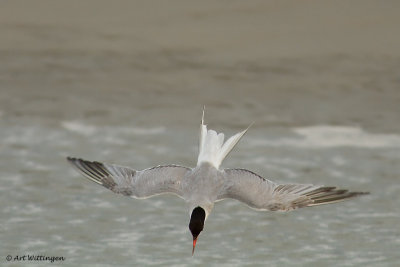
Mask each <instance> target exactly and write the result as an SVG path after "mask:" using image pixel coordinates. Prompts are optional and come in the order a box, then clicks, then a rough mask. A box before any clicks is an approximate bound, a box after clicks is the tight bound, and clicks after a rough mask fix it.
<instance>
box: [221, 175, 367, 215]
mask: <svg viewBox="0 0 400 267" xmlns="http://www.w3.org/2000/svg"><path fill="white" fill-rule="evenodd" d="M222 175H224V181H225V182H224V186H223V189H222V190H221V192H220V194H219V196H218V200H222V199H224V198H233V199H237V200H239V201H242V202H244V203H246V204H247V205H249V206H250V207H252V208H255V209H259V210H270V211H289V210H293V209H297V208H302V207H310V206H316V205H322V204H328V203H334V202H338V201H342V200H345V199H347V198H351V197H355V196H358V195H363V194H367V193H365V192H349V191H348V190H344V189H338V188H336V187H327V186H316V185H311V184H276V183H274V182H272V181H269V180H267V179H264V178H263V177H261V176H259V175H258V174H256V173H254V172H251V171H249V170H245V169H225V170H224V172H223V174H222Z"/></svg>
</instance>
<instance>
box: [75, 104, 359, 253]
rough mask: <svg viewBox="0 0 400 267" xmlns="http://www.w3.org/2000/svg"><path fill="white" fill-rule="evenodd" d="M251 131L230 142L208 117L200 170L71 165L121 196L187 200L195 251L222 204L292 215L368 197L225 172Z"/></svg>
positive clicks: (247, 173) (201, 142) (202, 135)
mask: <svg viewBox="0 0 400 267" xmlns="http://www.w3.org/2000/svg"><path fill="white" fill-rule="evenodd" d="M203 118H204V111H203ZM247 129H248V128H247ZM247 129H246V130H244V131H242V132H240V133H238V134H236V135H234V136H232V137H230V138H229V139H228V140H227V141H226V142H225V143H224V134H222V133H219V134H218V133H217V132H215V131H213V130H207V126H206V125H204V120H203V119H202V121H201V126H200V140H199V155H198V160H197V166H196V167H195V168H188V167H183V166H179V165H165V166H156V167H152V168H149V169H145V170H142V171H137V170H134V169H131V168H128V167H122V166H118V165H112V164H105V163H100V162H96V161H94V162H91V161H86V160H82V159H77V158H70V157H68V161H69V162H70V163H72V165H73V166H75V167H76V168H77V169H78V170H79V171H80V172H81V173H82V174H83V175H84V176H85V177H87V178H88V179H90V180H92V181H94V182H96V183H98V184H100V185H102V186H104V187H106V188H108V189H110V190H111V191H113V192H115V193H119V194H122V195H125V196H130V197H133V198H148V197H151V196H154V195H158V194H164V193H170V194H175V195H177V196H179V197H181V198H183V199H184V200H185V201H186V203H187V206H188V209H189V214H190V223H189V229H190V231H191V233H192V235H193V252H194V248H195V245H196V241H197V237H198V235H199V234H200V232H201V231H202V230H203V228H204V223H205V221H206V219H207V217H208V215H209V214H210V213H211V210H212V209H213V207H214V203H215V202H217V201H219V200H223V199H225V198H233V199H237V200H239V201H242V202H244V203H246V204H247V205H248V206H250V207H251V208H254V209H258V210H269V211H289V210H293V209H297V208H302V207H308V206H316V205H321V204H328V203H334V202H338V201H342V200H345V199H348V198H351V197H354V196H358V195H362V194H366V193H365V192H349V191H348V190H343V189H337V188H336V187H325V186H315V185H311V184H276V183H274V182H272V181H269V180H267V179H264V178H263V177H261V176H259V175H258V174H256V173H253V172H252V171H249V170H246V169H221V168H220V165H221V163H222V161H223V160H224V158H225V157H226V156H227V155H228V153H229V152H230V151H231V150H232V149H233V147H234V146H235V145H236V144H237V142H238V141H239V140H240V139H241V138H242V136H243V135H244V134H245V133H246V131H247Z"/></svg>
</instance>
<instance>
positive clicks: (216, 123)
mask: <svg viewBox="0 0 400 267" xmlns="http://www.w3.org/2000/svg"><path fill="white" fill-rule="evenodd" d="M99 2H101V3H102V4H101V5H99V8H101V9H100V10H109V12H110V16H111V18H113V19H110V20H108V19H107V18H110V17H108V16H105V14H103V13H101V12H100V14H99V15H93V17H92V16H91V15H87V14H86V13H85V12H83V11H85V10H91V8H89V6H87V7H85V6H82V7H81V8H79V9H78V10H83V11H82V12H83V13H80V12H77V11H76V10H75V9H73V8H70V7H68V8H67V7H65V8H63V11H65V14H75V15H76V18H75V19H72V18H70V17H68V16H67V15H61V14H64V13H62V12H60V10H59V11H55V12H56V13H55V14H59V16H54V14H53V13H51V12H50V13H49V14H47V15H43V16H38V17H37V16H36V17H33V15H30V13H29V14H28V13H25V11H23V10H24V9H18V7H17V6H13V4H10V5H9V6H7V9H2V10H3V11H0V13H1V12H2V13H4V14H3V15H2V16H0V17H1V19H0V22H1V24H0V27H1V29H2V30H3V31H4V40H5V42H4V43H3V44H1V45H0V48H1V49H0V61H1V64H0V203H2V205H1V206H2V208H1V209H0V221H1V223H0V236H1V240H2V242H0V252H1V253H0V257H1V259H0V265H3V264H6V263H7V261H6V256H7V255H12V256H13V257H14V256H16V255H25V254H30V255H45V256H63V257H65V261H64V262H63V263H62V264H63V265H64V266H110V265H115V266H146V265H163V266H189V265H195V266H208V265H213V266H245V265H247V266H257V265H258V266H397V264H398V263H399V262H400V256H399V255H400V254H399V248H400V234H399V222H400V206H399V203H400V183H399V179H400V178H399V174H400V124H399V118H400V109H399V103H400V91H399V88H400V87H399V82H400V80H399V76H398V73H399V71H400V55H398V54H396V53H394V52H392V50H390V49H389V48H390V47H389V46H388V48H387V50H386V53H383V52H382V51H375V50H371V51H372V52H368V51H369V50H368V49H370V46H369V45H370V42H366V43H365V46H363V44H364V42H362V41H360V42H359V43H358V41H357V40H356V39H354V40H353V39H350V40H349V42H350V43H345V42H344V43H343V46H342V47H341V46H340V43H338V46H339V48H337V49H338V51H335V50H332V49H330V47H329V46H328V45H327V47H325V48H324V47H322V48H321V46H320V45H316V48H315V49H316V50H315V51H314V50H313V49H312V47H311V48H310V49H309V50H310V51H311V52H310V51H308V48H307V49H305V50H301V47H300V48H299V50H292V49H288V50H290V51H291V52H289V51H287V50H285V47H283V48H282V46H280V45H279V47H280V48H279V49H278V48H277V49H276V50H274V49H273V48H274V43H273V41H270V38H268V36H271V35H266V36H264V35H263V34H262V33H263V32H262V31H261V29H264V28H263V27H264V26H265V25H267V24H268V23H266V22H267V19H266V18H264V17H265V16H264V13H263V12H266V13H265V14H269V13H268V12H271V10H275V11H274V12H273V13H275V12H277V11H276V10H281V12H283V13H282V14H286V15H285V16H286V17H285V16H284V18H292V16H291V15H293V14H292V13H290V12H292V11H291V10H292V9H290V8H287V6H280V5H277V6H276V7H275V9H272V7H271V6H269V5H263V4H261V3H259V4H260V6H257V5H255V4H248V5H249V6H246V4H240V5H239V4H237V5H236V6H235V7H232V8H231V9H230V8H228V9H226V7H225V6H221V7H220V8H217V6H214V5H213V4H207V5H205V6H203V7H197V9H196V8H195V9H193V7H189V6H185V5H178V6H177V7H176V8H178V7H180V9H179V10H178V9H175V8H174V7H173V6H169V7H165V12H164V11H163V10H164V9H162V10H159V9H155V8H154V9H152V7H151V6H144V7H143V6H142V7H140V8H142V11H141V10H140V8H139V7H138V8H139V10H136V9H134V8H133V6H129V7H130V8H131V10H133V11H132V12H133V14H136V15H137V16H130V14H129V12H127V11H124V10H125V8H124V7H123V6H119V8H115V7H113V8H111V7H109V6H108V4H106V2H102V1H99ZM242 5H243V6H242ZM293 5H295V4H293ZM295 6H296V5H295ZM317 7H318V6H317ZM356 7H357V5H355V6H354V7H352V6H351V5H349V7H348V8H349V9H346V10H349V11H348V12H350V13H349V14H353V13H354V12H355V13H354V15H355V16H358V18H360V21H369V19H370V17H363V16H367V15H368V14H375V13H374V11H373V10H370V9H368V12H370V13H368V12H367V11H366V10H364V11H365V12H366V13H365V12H364V13H365V14H367V15H363V14H364V13H363V14H359V13H357V12H358V11H357V10H358V9H357V8H356ZM108 8H110V9H108ZM297 8H299V9H298V10H299V12H303V13H304V12H305V11H304V10H303V9H301V8H300V7H299V6H297ZM319 8H321V12H325V13H327V12H330V11H329V10H328V9H326V8H322V7H321V6H320V7H319ZM380 8H383V7H380ZM389 9H390V7H389V8H388V9H387V10H388V12H389ZM4 10H6V11H7V10H9V12H8V13H7V12H6V11H4ZM15 10H20V11H18V12H20V13H18V12H17V13H12V12H11V11H13V12H16V11H15ZM29 10H31V11H32V12H33V13H34V14H36V13H38V12H39V10H40V7H31V8H30V9H29ZM150 10H153V11H154V12H155V13H154V14H153V13H151V12H150ZM35 12H36V13H35ZM57 12H59V13H57ZM102 12H104V11H102ZM146 12H147V13H146ZM285 12H289V14H287V13H285ZM351 12H353V13H351ZM142 13H146V14H153V15H151V16H150V17H149V18H148V17H147V16H144V15H142ZM325 13H324V14H325ZM52 14H53V15H52ZM119 14H120V16H119ZM166 14H170V16H167V15H166ZM390 14H391V13H390V12H389V13H387V16H388V17H390ZM271 15H272V14H271ZM340 16H344V18H342V19H349V17H346V14H345V15H343V14H342V15H340ZM349 16H350V15H349ZM267 17H268V18H270V19H271V20H272V21H275V22H279V21H282V20H281V19H280V17H274V16H271V17H270V16H267ZM307 17H308V16H305V19H304V20H306V21H303V20H301V21H300V22H298V23H297V22H296V21H291V22H290V20H289V22H290V23H292V24H293V25H303V26H305V28H307V29H308V27H311V26H312V27H314V28H312V29H314V30H315V31H310V34H311V35H310V36H311V37H313V38H317V39H318V38H320V37H318V36H319V35H318V34H317V33H318V32H319V30H320V28H319V25H318V23H316V24H314V23H310V22H309V21H307ZM124 18H125V19H124ZM221 18H223V19H222V20H221ZM248 18H251V20H250V22H249V21H248V20H247V19H248ZM396 18H397V17H396ZM328 20H329V18H327V19H326V20H322V21H323V23H325V25H335V24H334V23H333V24H332V23H329V22H328ZM285 21H286V20H285ZM264 22H265V23H264ZM127 23H129V25H130V26H131V27H127V26H126V25H127ZM382 23H384V22H382ZM124 25H125V27H124ZM215 25H216V27H211V26H215ZM229 25H231V26H232V28H235V29H237V30H238V31H239V32H241V33H243V34H245V35H244V36H246V38H243V37H242V38H241V37H240V36H237V34H236V33H235V31H233V30H232V29H231V28H230V27H229ZM263 25H264V26H263ZM276 25H280V26H279V27H281V28H280V29H281V30H282V32H285V29H286V30H287V29H288V28H285V27H286V26H285V25H286V24H279V23H278V24H276ZM377 25H378V26H379V25H381V24H377ZM385 25H386V24H385ZM387 25H391V24H390V23H388V24H387ZM209 26H210V27H209ZM222 26H223V27H227V29H228V30H227V31H226V32H225V34H226V37H221V36H220V35H221V33H222V32H224V31H222V32H221V29H220V28H218V27H222ZM378 26H377V27H378ZM241 27H244V28H241ZM268 27H271V28H267V31H268V29H270V30H271V32H270V34H272V33H273V31H272V29H273V26H268ZM299 27H300V28H297V30H299V32H296V31H295V30H294V32H292V33H293V34H297V36H295V37H293V38H294V39H296V40H297V39H298V40H305V41H304V42H308V41H307V40H308V39H307V38H304V39H302V38H303V37H304V36H303V33H304V32H303V31H302V30H301V29H302V28H301V26H299ZM349 27H350V28H349V32H350V33H352V32H356V30H357V29H358V28H357V27H356V26H354V25H353V26H351V25H350V26H349ZM351 27H353V28H351ZM379 27H380V26H379ZM379 27H378V28H379ZM382 27H383V26H382ZM378 28H377V29H371V30H375V31H376V32H377V34H378V33H380V32H381V31H380V30H379V29H378ZM207 29H208V30H207ZM246 29H253V30H254V31H248V30H246ZM329 29H330V30H332V31H333V34H338V33H337V32H336V33H335V32H334V29H336V28H334V27H333V28H329ZM385 29H386V30H388V31H390V29H391V28H390V27H389V28H388V27H386V28H385ZM194 30H197V31H198V32H197V34H200V35H202V36H201V37H203V38H200V37H199V39H196V38H197V37H196V36H197V35H196V34H194V33H193V31H194ZM208 31H209V32H208ZM166 33H168V34H169V35H168V36H166V35H163V34H166ZM179 33H181V34H183V35H184V36H187V37H188V38H182V39H181V41H180V42H177V41H176V40H177V39H176V38H178V37H179V36H181V35H179ZM205 33H210V35H209V36H208V35H207V37H208V39H207V38H205V37H206V34H205ZM314 33H315V36H314V35H312V34H314ZM185 34H186V35H185ZM359 34H360V36H361V37H362V36H364V37H365V36H367V37H368V36H370V35H368V34H366V35H363V32H362V31H361V32H360V33H359ZM272 36H275V35H272ZM346 36H347V35H346ZM256 37H258V38H259V39H257V40H258V41H257V42H261V43H259V46H261V45H263V44H264V45H267V46H268V45H272V46H271V47H269V48H270V49H269V50H268V49H267V51H265V52H263V50H262V49H261V48H260V47H259V46H257V45H254V43H255V42H254V41H251V38H256ZM336 37H337V36H336ZM341 37H342V38H344V36H341ZM361 37H360V38H361ZM367 37H365V38H367ZM204 38H205V39H204ZM288 38H289V37H288ZM326 38H328V36H326ZM332 38H333V37H332ZM393 38H394V37H393ZM13 40H14V41H13ZM318 40H320V41H321V40H322V39H318ZM339 40H341V39H340V38H339ZM368 40H369V39H368ZM390 40H392V39H390ZM390 40H389V41H388V42H389V43H390ZM393 40H394V39H393ZM393 40H392V41H393ZM396 40H397V39H396ZM396 40H395V41H396ZM278 41H279V42H280V44H281V45H282V44H285V45H288V46H289V47H288V48H290V45H293V48H295V47H297V46H295V45H294V43H295V42H292V41H293V40H292V41H290V40H289V42H287V40H286V39H284V38H283V39H278V40H277V42H278ZM395 41H393V42H392V43H395ZM226 42H228V43H229V45H227V43H226ZM257 42H256V43H257ZM321 42H322V41H321ZM312 43H313V42H310V43H309V44H308V45H309V46H312ZM300 44H301V42H300ZM345 44H348V46H346V45H345ZM356 44H357V45H359V47H360V50H358V49H353V48H352V46H351V45H354V46H355V47H356ZM224 47H226V49H225V48H224ZM276 47H278V45H277V46H276ZM252 48H254V49H252ZM347 48H348V49H347ZM373 48H374V46H372V45H371V49H373ZM318 49H319V50H318ZM324 49H325V50H324ZM363 49H364V50H365V51H364V50H363ZM373 51H375V52H373ZM263 53H265V54H263ZM286 53H288V54H286ZM203 105H206V117H205V119H206V123H207V124H208V125H209V127H210V128H211V129H215V130H217V131H219V132H221V131H222V132H224V133H225V134H226V135H228V136H230V135H232V134H234V133H236V132H238V131H241V130H243V129H244V128H246V127H247V126H248V125H249V124H251V123H252V122H254V124H253V125H252V127H251V128H250V130H249V132H248V133H247V134H246V135H245V137H244V138H243V139H242V140H241V142H240V143H239V144H238V146H237V147H236V148H235V149H234V150H233V152H232V153H231V154H230V155H229V156H228V158H227V159H226V160H225V161H224V163H223V167H227V168H228V167H240V168H247V169H250V170H252V171H254V172H256V173H258V174H260V175H262V176H264V177H265V178H268V179H271V180H273V181H277V182H288V183H314V184H321V185H333V186H340V187H343V188H347V189H350V190H356V191H369V192H371V194H370V195H368V196H363V197H360V198H357V199H353V200H351V201H346V202H342V203H337V204H332V205H326V206H321V207H313V208H305V209H301V210H296V211H293V212H289V213H274V212H257V211H254V210H252V209H249V208H248V207H247V206H245V205H244V204H241V203H240V202H238V201H234V200H225V201H222V202H219V203H217V204H216V206H215V208H214V210H213V213H212V214H211V215H210V217H209V218H208V220H207V223H206V226H205V230H204V232H203V233H202V234H201V235H200V237H199V240H198V243H197V248H196V253H195V256H194V257H192V256H191V249H192V247H191V246H192V239H191V238H192V237H191V234H190V233H189V230H188V222H189V214H188V211H187V210H186V207H185V204H184V202H183V201H182V200H181V199H179V198H176V197H173V196H165V195H164V196H158V197H154V198H151V199H147V200H134V199H130V198H127V197H123V196H119V195H116V194H113V193H112V192H110V191H108V190H106V189H104V188H102V187H101V186H98V185H96V184H94V183H92V182H90V181H88V180H86V179H85V178H83V177H81V175H79V174H78V173H77V172H76V171H75V170H74V169H72V168H71V166H69V165H68V163H67V161H66V159H65V158H66V157H67V156H77V157H82V158H85V159H88V160H98V161H103V162H107V163H116V164H119V165H126V166H131V167H133V168H136V169H143V168H147V167H151V166H155V165H158V164H171V163H174V164H181V165H185V166H189V167H192V166H194V165H195V163H196V159H197V143H198V128H199V123H200V116H201V109H202V106H203ZM58 263H60V262H58ZM58 263H57V264H58ZM18 264H19V265H24V266H25V265H29V266H35V265H37V266H43V265H46V264H47V265H49V264H50V263H46V264H45V263H44V262H38V261H36V262H29V263H28V262H22V261H21V262H19V263H18V262H12V263H10V266H19V265H18Z"/></svg>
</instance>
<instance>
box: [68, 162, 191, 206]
mask: <svg viewBox="0 0 400 267" xmlns="http://www.w3.org/2000/svg"><path fill="white" fill-rule="evenodd" d="M67 159H68V161H69V162H70V163H71V164H72V165H73V166H74V167H75V168H77V169H78V170H79V171H80V173H82V174H83V175H84V176H85V177H86V178H88V179H90V180H92V181H93V182H95V183H98V184H100V185H102V186H104V187H105V188H108V189H110V190H111V191H113V192H114V193H118V194H122V195H125V196H131V197H134V198H148V197H151V196H154V195H158V194H164V193H172V194H176V195H178V196H181V195H182V193H181V191H180V183H181V180H182V178H183V177H184V175H185V173H186V172H188V171H189V170H190V169H189V168H186V167H182V166H177V165H165V166H157V167H153V168H149V169H145V170H142V171H137V170H134V169H131V168H127V167H122V166H118V165H112V164H105V163H101V162H97V161H86V160H83V159H77V158H70V157H68V158H67Z"/></svg>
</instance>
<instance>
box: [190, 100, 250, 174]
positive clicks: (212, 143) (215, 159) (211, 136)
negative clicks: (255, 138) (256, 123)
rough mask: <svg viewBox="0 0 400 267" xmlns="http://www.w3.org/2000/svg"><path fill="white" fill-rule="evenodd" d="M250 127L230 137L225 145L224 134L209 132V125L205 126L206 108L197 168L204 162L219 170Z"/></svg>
mask: <svg viewBox="0 0 400 267" xmlns="http://www.w3.org/2000/svg"><path fill="white" fill-rule="evenodd" d="M249 128H250V126H249V127H248V128H247V129H246V130H244V131H242V132H240V133H237V134H235V135H234V136H232V137H230V138H229V139H228V140H227V141H226V142H225V143H224V134H223V133H217V132H216V131H214V130H207V125H205V124H204V108H203V116H202V118H201V125H200V140H199V157H198V159H197V166H199V165H200V164H201V163H202V162H208V163H210V164H212V165H213V166H214V167H215V168H217V169H218V168H219V166H220V165H221V163H222V161H223V160H224V159H225V157H226V156H227V155H228V154H229V152H230V151H231V150H232V149H233V148H234V147H235V145H236V144H237V142H239V140H240V138H242V136H243V135H244V134H245V133H246V132H247V130H248V129H249Z"/></svg>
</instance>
